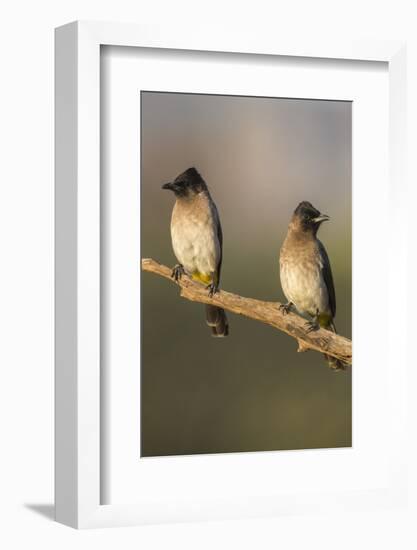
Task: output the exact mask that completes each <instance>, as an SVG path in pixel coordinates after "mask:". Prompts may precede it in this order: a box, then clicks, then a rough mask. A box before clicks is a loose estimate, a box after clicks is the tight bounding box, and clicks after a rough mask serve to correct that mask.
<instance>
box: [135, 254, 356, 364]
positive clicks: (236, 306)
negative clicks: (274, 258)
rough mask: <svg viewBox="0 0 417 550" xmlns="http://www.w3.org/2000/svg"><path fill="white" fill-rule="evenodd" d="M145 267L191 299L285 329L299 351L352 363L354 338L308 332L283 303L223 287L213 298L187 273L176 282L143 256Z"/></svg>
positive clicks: (143, 267)
mask: <svg viewBox="0 0 417 550" xmlns="http://www.w3.org/2000/svg"><path fill="white" fill-rule="evenodd" d="M142 270H143V271H148V272H150V273H154V274H156V275H160V276H161V277H164V278H165V279H168V280H170V281H171V282H172V283H173V284H176V285H178V286H179V287H180V295H181V296H182V297H183V298H186V299H187V300H191V301H192V302H200V303H202V304H213V305H216V306H220V307H222V308H223V309H225V310H227V311H231V312H232V313H236V314H237V315H244V316H245V317H248V318H250V319H254V320H256V321H260V322H261V323H265V324H267V325H270V326H272V327H274V328H276V329H277V330H280V331H282V332H285V333H286V334H288V336H291V337H292V338H295V340H297V342H298V351H307V350H314V351H318V352H321V353H326V354H327V355H331V356H332V357H335V358H337V359H341V360H342V361H343V362H344V363H346V364H348V365H351V364H352V341H351V340H349V339H348V338H345V337H344V336H340V335H339V334H335V333H333V332H331V331H329V330H325V329H322V328H320V329H318V330H315V331H313V332H307V330H306V320H305V319H304V318H303V317H300V316H299V315H296V314H295V313H287V314H285V313H283V312H282V311H281V310H280V309H279V306H280V305H281V304H280V303H279V302H264V301H262V300H255V299H253V298H245V297H243V296H239V295H237V294H232V293H231V292H226V291H224V290H220V291H219V292H217V293H216V294H215V295H214V296H213V297H212V298H210V296H209V295H208V291H207V289H206V288H205V287H204V286H203V285H201V284H200V283H197V282H195V281H192V280H191V279H190V278H189V277H187V275H183V276H182V278H181V279H180V280H179V281H178V282H177V283H176V282H175V281H174V279H172V277H171V272H172V269H171V268H169V267H167V266H165V265H162V264H160V263H158V262H156V261H155V260H153V259H151V258H144V259H142Z"/></svg>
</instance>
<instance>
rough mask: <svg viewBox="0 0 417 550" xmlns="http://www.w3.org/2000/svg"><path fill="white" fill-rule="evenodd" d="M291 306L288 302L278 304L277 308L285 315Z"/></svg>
mask: <svg viewBox="0 0 417 550" xmlns="http://www.w3.org/2000/svg"><path fill="white" fill-rule="evenodd" d="M291 308H292V302H288V304H280V306H279V308H278V309H279V310H280V311H282V313H283V314H284V315H287V313H289V312H290V311H291Z"/></svg>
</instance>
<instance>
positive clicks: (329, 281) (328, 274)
mask: <svg viewBox="0 0 417 550" xmlns="http://www.w3.org/2000/svg"><path fill="white" fill-rule="evenodd" d="M318 243H319V252H320V256H321V264H322V268H321V272H322V275H323V279H324V282H325V284H326V287H327V292H328V294H329V305H330V311H331V312H332V315H333V317H336V293H335V290H334V283H333V275H332V268H331V267H330V260H329V256H328V255H327V252H326V249H325V248H324V245H323V243H322V242H321V241H318Z"/></svg>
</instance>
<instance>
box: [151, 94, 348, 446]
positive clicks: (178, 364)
mask: <svg viewBox="0 0 417 550" xmlns="http://www.w3.org/2000/svg"><path fill="white" fill-rule="evenodd" d="M141 113H142V123H141V159H142V164H141V185H142V191H141V192H142V241H141V246H142V250H141V254H142V257H152V258H154V259H156V260H158V261H160V262H162V263H164V264H166V265H168V266H171V265H174V264H175V263H176V259H175V257H174V255H173V252H172V248H171V238H170V218H171V211H172V208H173V205H174V196H173V194H172V193H170V192H167V191H162V190H161V185H162V183H164V182H166V181H170V180H172V179H173V178H174V177H175V176H177V175H178V174H179V173H180V172H182V171H183V170H185V169H186V168H188V167H190V166H195V167H196V168H197V169H198V170H199V171H200V172H201V174H202V176H203V177H204V179H205V180H206V182H207V184H208V186H209V189H210V192H211V194H212V197H213V199H214V201H215V202H216V204H217V207H218V210H219V213H220V218H221V222H222V227H223V234H224V248H223V267H222V281H221V286H222V287H223V288H224V289H226V290H229V291H231V292H235V293H237V294H241V295H243V296H249V297H254V298H259V299H262V300H270V301H284V297H283V294H282V291H281V287H280V282H279V266H278V254H279V249H280V246H281V243H282V241H283V239H284V237H285V234H286V228H287V225H288V222H289V219H290V217H291V215H292V212H293V210H294V209H295V207H296V206H297V204H298V203H299V202H300V201H302V200H308V201H310V202H312V203H313V205H314V206H316V207H317V208H318V209H319V210H320V211H321V212H324V213H326V214H328V215H329V216H330V217H331V221H330V222H328V223H326V224H323V226H322V228H321V230H320V234H319V236H320V238H321V240H322V241H323V242H324V244H325V246H326V248H327V251H328V253H329V256H330V260H331V263H332V269H333V275H334V279H335V287H336V297H337V314H336V326H337V328H338V331H339V332H340V334H343V335H344V336H347V337H351V103H350V102H338V101H317V100H304V99H303V100H294V99H279V98H253V97H232V96H210V95H189V94H172V93H159V92H142V93H141ZM228 316H229V324H230V336H229V337H228V338H223V339H215V338H212V337H211V336H210V330H209V328H208V327H207V326H206V323H205V312H204V306H203V305H201V304H195V303H191V302H189V301H186V300H183V299H181V298H180V297H179V292H178V288H176V287H175V286H174V285H173V284H170V283H169V282H167V281H166V280H164V279H162V278H160V277H157V276H155V275H152V274H149V273H143V274H142V365H141V380H142V395H141V403H142V405H141V423H142V433H141V438H142V441H141V448H142V456H161V455H177V454H195V453H219V452H237V451H241V452H242V451H267V450H278V449H304V448H320V447H349V446H351V420H352V419H351V415H352V400H351V370H350V368H349V369H348V370H347V372H333V371H331V370H330V369H329V368H328V367H327V365H326V363H325V361H324V359H323V358H322V356H321V355H319V354H318V353H314V352H307V353H302V354H299V353H297V352H296V349H297V343H296V341H295V340H293V339H291V338H290V337H288V336H286V335H285V334H283V333H280V332H278V331H277V330H274V329H273V328H271V327H269V326H266V325H262V324H260V323H259V322H255V321H251V320H249V319H246V318H243V317H238V316H235V315H233V314H231V313H228Z"/></svg>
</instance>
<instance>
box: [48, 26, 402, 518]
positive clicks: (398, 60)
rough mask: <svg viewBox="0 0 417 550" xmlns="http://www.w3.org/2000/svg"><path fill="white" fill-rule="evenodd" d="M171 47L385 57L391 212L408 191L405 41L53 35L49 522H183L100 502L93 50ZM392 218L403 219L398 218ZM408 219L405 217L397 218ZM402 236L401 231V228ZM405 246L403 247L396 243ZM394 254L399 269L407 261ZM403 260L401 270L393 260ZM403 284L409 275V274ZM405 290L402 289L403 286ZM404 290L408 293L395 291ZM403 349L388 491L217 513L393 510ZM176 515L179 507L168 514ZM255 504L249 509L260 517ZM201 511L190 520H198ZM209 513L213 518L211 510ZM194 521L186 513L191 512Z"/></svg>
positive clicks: (109, 30)
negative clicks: (52, 499) (52, 488)
mask: <svg viewBox="0 0 417 550" xmlns="http://www.w3.org/2000/svg"><path fill="white" fill-rule="evenodd" d="M102 45H114V46H130V47H142V48H168V49H174V50H198V51H207V52H216V51H217V52H219V51H221V52H231V53H247V54H266V55H281V56H282V55H285V56H292V57H306V58H329V59H335V60H337V59H351V60H361V61H383V62H386V63H388V70H389V86H390V89H389V113H388V116H389V122H390V129H389V134H390V144H389V149H390V153H389V154H390V185H391V188H392V189H394V190H395V193H393V194H392V196H393V197H396V200H395V201H394V202H393V204H392V207H393V215H396V213H398V212H399V211H400V208H401V204H402V203H401V201H402V200H403V198H402V190H403V189H404V187H405V182H404V175H403V166H404V158H403V151H404V150H405V101H404V94H405V45H404V44H403V43H401V42H385V41H383V42H380V41H369V42H340V43H335V42H331V43H326V42H325V41H317V42H316V43H314V44H313V43H311V42H308V43H302V42H299V41H294V43H291V44H290V43H288V42H287V41H283V42H281V41H280V40H279V38H276V37H275V36H262V37H260V36H259V37H258V36H253V37H251V38H250V40H249V39H248V36H247V35H246V34H244V33H242V34H239V33H238V32H234V33H230V32H228V33H226V32H225V33H221V32H219V33H216V35H215V37H213V35H212V33H211V32H210V29H206V30H204V29H200V28H198V29H193V30H192V31H191V32H190V33H189V34H188V35H187V36H186V37H183V36H182V35H177V34H176V33H175V31H174V30H173V29H171V30H170V29H169V28H162V27H158V28H155V27H153V28H149V27H141V26H136V25H124V24H113V23H90V22H75V23H71V24H69V25H65V26H63V27H60V28H58V29H57V30H56V519H57V521H60V522H62V523H65V524H67V525H70V526H72V527H77V528H85V527H103V526H119V525H131V524H138V523H144V522H154V521H160V520H167V521H169V520H170V521H174V520H176V519H187V518H186V517H184V515H183V514H178V513H176V512H175V510H173V512H172V514H171V515H169V514H168V516H167V515H166V514H164V515H162V516H161V518H158V506H155V505H151V503H149V507H148V510H147V511H146V512H145V513H144V510H143V508H142V509H139V508H138V507H137V506H135V504H117V505H113V504H106V505H102V504H101V498H100V490H101V489H100V481H101V476H100V463H101V452H102V448H101V445H100V431H101V423H100V415H101V414H102V413H103V411H101V407H100V322H101V321H100V47H101V46H102ZM398 218H399V217H398ZM403 223H405V222H403ZM396 231H397V232H396V235H397V236H400V237H401V236H405V234H406V231H405V226H404V225H401V223H400V224H399V225H398V226H397V227H396ZM403 242H404V243H405V242H406V241H405V240H404V241H403ZM405 254H406V249H405V247H400V249H399V251H398V258H397V264H396V266H397V268H398V266H399V265H403V264H401V262H402V261H404V258H405ZM398 262H400V263H398ZM404 279H405V275H404ZM404 286H405V285H404ZM400 292H405V288H404V289H403V290H402V291H400ZM401 348H402V349H403V350H404V351H403V352H400V355H399V358H398V365H397V367H396V373H395V377H392V379H391V378H390V382H392V383H391V384H390V392H391V395H390V396H389V400H390V402H391V406H392V410H393V411H394V412H395V414H394V417H393V418H392V422H395V423H396V424H397V426H398V428H397V429H396V433H397V436H398V437H396V439H395V453H394V454H393V455H392V456H390V460H391V461H392V464H391V466H392V471H393V475H392V476H391V477H390V479H389V482H388V484H387V487H386V491H384V492H383V494H382V493H381V492H378V491H371V490H370V491H368V494H367V493H366V491H362V492H361V494H360V495H358V496H357V498H354V499H353V500H352V497H351V495H348V494H343V495H342V494H341V495H339V497H337V498H335V496H334V495H325V494H324V495H322V496H321V498H320V501H319V502H318V500H317V496H316V495H314V494H312V495H310V496H309V495H304V497H303V499H302V503H301V500H300V498H298V497H297V495H296V494H293V495H288V498H287V501H286V506H283V505H282V502H277V501H271V500H268V501H262V502H258V503H256V502H255V503H254V504H253V506H247V505H246V504H245V503H244V502H242V506H240V507H239V506H238V507H236V509H235V511H234V513H233V514H230V513H228V512H227V511H223V512H222V511H221V510H220V511H217V512H216V514H215V515H214V517H220V518H221V517H240V516H241V515H242V516H245V515H249V516H251V515H269V514H275V513H281V512H288V511H289V510H293V511H297V510H298V511H300V510H303V511H306V510H307V511H308V509H309V508H311V509H313V507H314V508H316V509H317V507H319V508H322V509H326V508H327V507H330V506H331V507H334V506H335V503H336V501H337V505H338V506H341V507H342V508H343V507H348V505H349V504H348V503H349V501H350V502H351V504H352V505H353V506H357V504H358V499H360V501H361V503H362V506H364V507H366V506H374V505H376V503H378V502H380V503H383V504H384V505H392V504H395V503H399V502H401V501H402V499H404V495H405V487H406V478H405V471H404V468H403V467H402V466H403V462H404V460H405V459H404V447H403V445H404V428H403V426H404V424H405V410H404V405H403V396H404V393H405V372H406V359H407V358H406V352H405V350H406V346H405V345H404V346H401V345H400V346H399V349H401ZM174 508H175V507H174ZM255 508H256V510H255ZM204 514H205V512H204V511H203V512H202V514H200V515H199V514H196V515H195V516H194V517H193V519H202V518H204ZM207 517H212V516H211V515H210V513H207ZM190 519H191V517H190Z"/></svg>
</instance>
